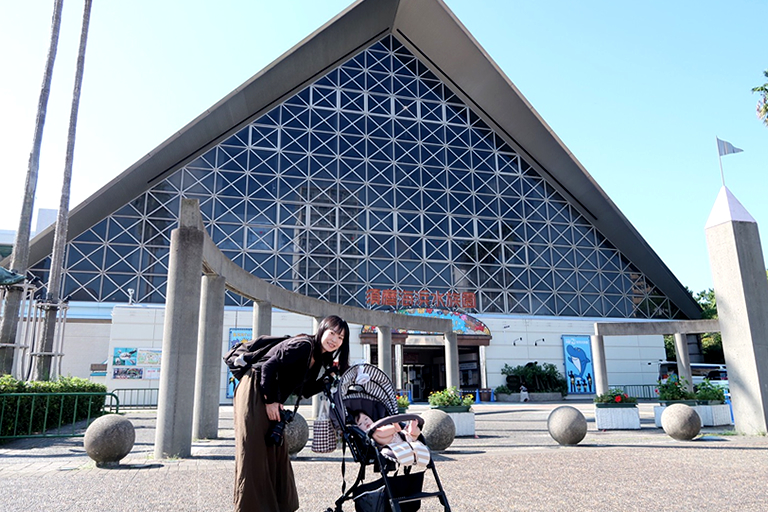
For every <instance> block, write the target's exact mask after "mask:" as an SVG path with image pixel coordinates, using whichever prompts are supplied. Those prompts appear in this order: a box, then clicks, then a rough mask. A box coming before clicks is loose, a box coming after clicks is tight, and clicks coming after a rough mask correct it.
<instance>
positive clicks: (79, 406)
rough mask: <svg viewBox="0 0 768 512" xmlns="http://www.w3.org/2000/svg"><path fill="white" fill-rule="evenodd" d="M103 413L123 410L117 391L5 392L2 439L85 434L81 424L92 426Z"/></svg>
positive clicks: (0, 417) (0, 398)
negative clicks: (93, 421)
mask: <svg viewBox="0 0 768 512" xmlns="http://www.w3.org/2000/svg"><path fill="white" fill-rule="evenodd" d="M103 412H114V413H118V412H120V401H119V399H118V398H117V396H116V395H115V394H114V393H107V392H71V393H2V394H0V439H19V438H29V437H83V436H84V435H85V433H84V432H80V433H78V426H77V424H78V423H80V422H82V421H85V422H86V425H90V423H91V421H92V420H94V419H96V418H97V417H98V416H100V415H101V414H102V413H103ZM79 428H80V429H82V425H80V427H79Z"/></svg>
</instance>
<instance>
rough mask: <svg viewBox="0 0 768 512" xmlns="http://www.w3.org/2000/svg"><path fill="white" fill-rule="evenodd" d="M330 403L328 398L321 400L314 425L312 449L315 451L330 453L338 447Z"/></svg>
mask: <svg viewBox="0 0 768 512" xmlns="http://www.w3.org/2000/svg"><path fill="white" fill-rule="evenodd" d="M329 412H330V404H329V403H328V400H326V399H325V398H322V399H321V400H320V410H319V411H318V413H317V418H315V422H314V424H313V425H312V451H313V452H315V453H330V452H332V451H334V450H335V449H336V431H335V430H334V428H333V425H332V424H331V418H330V414H329Z"/></svg>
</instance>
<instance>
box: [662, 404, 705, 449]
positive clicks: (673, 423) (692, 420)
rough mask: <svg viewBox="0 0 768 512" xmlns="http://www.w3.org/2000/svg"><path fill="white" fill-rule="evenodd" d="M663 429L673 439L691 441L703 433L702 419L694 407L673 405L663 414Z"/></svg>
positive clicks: (666, 408)
mask: <svg viewBox="0 0 768 512" xmlns="http://www.w3.org/2000/svg"><path fill="white" fill-rule="evenodd" d="M661 428H663V429H664V432H666V433H667V435H668V436H670V437H671V438H672V439H677V440H678V441H690V440H691V439H693V438H694V437H696V436H697V435H699V432H700V431H701V418H700V417H699V414H698V413H697V412H696V411H695V410H694V409H693V407H690V406H688V405H685V404H672V405H670V406H667V407H665V408H664V412H662V413H661Z"/></svg>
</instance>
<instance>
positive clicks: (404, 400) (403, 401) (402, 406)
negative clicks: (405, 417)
mask: <svg viewBox="0 0 768 512" xmlns="http://www.w3.org/2000/svg"><path fill="white" fill-rule="evenodd" d="M409 405H411V401H410V400H408V397H407V396H405V395H397V412H398V414H403V413H405V412H406V411H407V410H408V406H409Z"/></svg>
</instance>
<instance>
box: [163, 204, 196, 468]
mask: <svg viewBox="0 0 768 512" xmlns="http://www.w3.org/2000/svg"><path fill="white" fill-rule="evenodd" d="M181 216H182V220H180V227H178V228H176V229H174V230H173V231H172V232H171V247H170V255H169V256H170V257H169V265H168V285H167V288H166V295H165V296H166V303H165V325H164V328H163V356H162V362H161V366H160V390H159V393H158V399H157V429H156V431H155V458H156V459H163V458H167V457H189V456H190V454H191V451H192V409H193V405H194V393H195V359H196V357H197V326H198V315H199V313H200V311H199V308H200V274H201V272H202V266H203V235H204V233H203V232H202V231H201V230H200V229H199V228H198V227H196V226H195V225H193V223H192V222H189V223H187V224H185V220H186V221H189V219H184V218H183V217H184V212H183V207H182V215H181Z"/></svg>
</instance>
